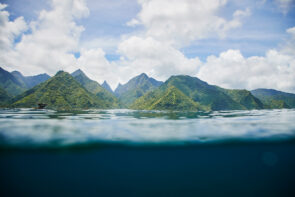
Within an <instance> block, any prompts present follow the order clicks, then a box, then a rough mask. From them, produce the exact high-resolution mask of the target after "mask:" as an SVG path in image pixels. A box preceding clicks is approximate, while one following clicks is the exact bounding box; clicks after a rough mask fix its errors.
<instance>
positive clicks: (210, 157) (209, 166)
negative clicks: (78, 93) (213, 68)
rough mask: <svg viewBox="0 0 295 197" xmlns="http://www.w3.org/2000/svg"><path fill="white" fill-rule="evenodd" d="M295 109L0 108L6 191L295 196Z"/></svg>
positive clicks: (0, 164) (0, 181)
mask: <svg viewBox="0 0 295 197" xmlns="http://www.w3.org/2000/svg"><path fill="white" fill-rule="evenodd" d="M294 166H295V110H287V109H284V110H251V111H215V112H169V111H133V110H85V111H79V112H77V111H76V112H56V111H52V110H34V109H13V110H12V109H2V110H0V196H295V189H294V188H295V168H294Z"/></svg>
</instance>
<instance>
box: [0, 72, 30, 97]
mask: <svg viewBox="0 0 295 197" xmlns="http://www.w3.org/2000/svg"><path fill="white" fill-rule="evenodd" d="M0 87H2V88H3V89H4V90H5V91H6V92H7V93H8V94H9V95H11V96H16V95H18V94H20V93H22V92H24V91H25V90H26V89H27V88H26V86H25V84H23V83H21V82H20V81H18V80H17V78H15V77H14V76H13V75H12V74H11V73H10V72H8V71H6V70H4V69H3V68H1V67H0Z"/></svg>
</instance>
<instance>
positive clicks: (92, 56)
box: [72, 48, 120, 88]
mask: <svg viewBox="0 0 295 197" xmlns="http://www.w3.org/2000/svg"><path fill="white" fill-rule="evenodd" d="M76 67H78V68H80V69H82V70H83V72H85V73H86V75H87V76H88V77H89V78H91V79H93V80H96V81H98V82H99V83H102V82H103V81H104V80H105V79H107V80H108V83H110V85H111V86H112V88H115V85H116V84H117V83H118V82H119V78H118V77H117V76H118V75H120V72H119V70H118V68H117V65H115V64H114V63H110V62H109V61H108V60H107V59H106V58H105V52H104V51H103V50H102V49H100V48H97V49H89V50H86V49H82V50H81V56H80V57H79V58H78V60H77V66H76ZM72 71H74V70H72Z"/></svg>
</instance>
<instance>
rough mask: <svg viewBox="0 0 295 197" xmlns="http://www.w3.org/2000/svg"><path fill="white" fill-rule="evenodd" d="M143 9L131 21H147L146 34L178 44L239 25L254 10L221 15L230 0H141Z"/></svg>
mask: <svg viewBox="0 0 295 197" xmlns="http://www.w3.org/2000/svg"><path fill="white" fill-rule="evenodd" d="M138 3H139V4H140V5H141V7H142V9H141V11H140V12H139V13H138V15H137V17H136V18H133V19H132V20H131V21H129V22H128V23H127V25H130V26H135V25H140V24H141V25H143V26H144V27H145V28H146V35H147V36H152V37H154V38H156V39H158V40H161V41H166V42H169V43H172V44H174V45H176V46H182V45H185V44H189V42H190V41H193V40H196V39H203V38H206V37H210V36H212V35H215V34H217V35H218V36H220V37H224V36H225V35H226V32H227V31H229V30H230V29H233V28H236V27H239V26H240V25H241V19H242V18H243V17H245V16H248V15H250V13H251V12H250V10H249V9H246V10H244V11H243V10H237V11H235V12H234V13H233V16H232V19H231V20H226V19H225V18H223V17H220V16H218V11H219V10H220V9H221V8H222V7H223V6H224V5H225V4H226V3H227V1H226V0H198V1H195V0H182V1H179V0H138Z"/></svg>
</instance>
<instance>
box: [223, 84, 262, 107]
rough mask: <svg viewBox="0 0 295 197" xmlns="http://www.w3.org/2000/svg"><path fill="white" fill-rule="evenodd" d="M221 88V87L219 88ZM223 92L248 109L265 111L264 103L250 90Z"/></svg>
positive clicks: (226, 90) (228, 90) (225, 90)
mask: <svg viewBox="0 0 295 197" xmlns="http://www.w3.org/2000/svg"><path fill="white" fill-rule="evenodd" d="M218 88H219V87H218ZM219 89H220V90H221V91H223V92H224V93H226V94H227V95H228V96H230V97H231V98H232V99H233V100H234V101H236V102H237V103H239V104H241V105H243V106H244V107H245V108H246V109H263V108H264V105H263V103H262V102H261V101H260V100H259V99H257V98H256V97H255V96H253V95H252V94H251V92H250V91H248V90H237V89H224V88H219Z"/></svg>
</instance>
